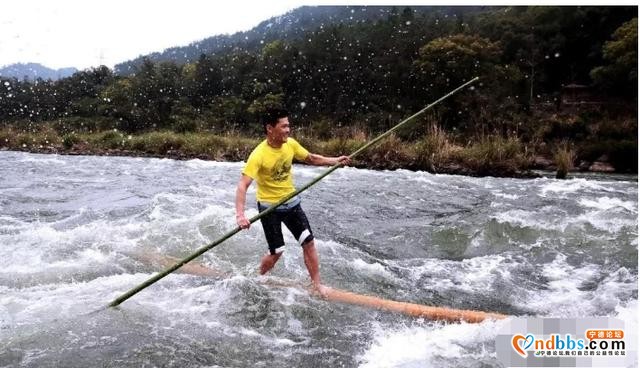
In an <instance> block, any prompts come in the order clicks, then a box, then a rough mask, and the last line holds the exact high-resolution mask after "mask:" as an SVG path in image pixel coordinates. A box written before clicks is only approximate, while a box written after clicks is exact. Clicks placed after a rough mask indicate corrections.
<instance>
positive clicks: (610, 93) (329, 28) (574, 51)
mask: <svg viewBox="0 0 640 368" xmlns="http://www.w3.org/2000/svg"><path fill="white" fill-rule="evenodd" d="M305 9H306V10H305V11H309V12H313V11H314V8H313V7H305ZM451 9H452V7H448V8H447V11H444V10H439V8H438V7H431V8H430V9H428V11H427V10H424V9H417V8H416V7H392V8H388V10H387V12H386V13H385V17H383V18H379V19H361V20H358V21H353V22H348V21H344V20H343V21H340V22H335V23H323V24H320V25H319V26H318V27H317V28H314V29H307V30H306V31H305V32H302V33H300V34H297V35H296V37H281V38H274V37H271V38H270V39H268V40H266V41H265V40H264V39H262V40H261V39H255V40H254V41H253V42H251V43H246V42H244V43H236V44H235V45H234V44H231V45H228V47H225V48H224V49H222V51H218V52H215V53H208V54H207V53H202V54H201V55H200V56H199V57H198V58H197V59H195V60H191V61H189V62H184V61H170V60H165V61H154V60H153V59H152V58H150V57H146V58H142V59H141V60H140V62H139V63H138V64H137V65H136V66H135V67H134V72H133V73H131V74H128V75H121V74H117V73H115V72H114V71H113V70H111V69H109V68H107V67H105V66H100V67H97V68H91V69H87V70H83V71H80V72H77V73H75V74H74V75H72V76H71V77H68V78H64V79H61V80H58V81H50V80H42V79H37V80H35V81H33V80H19V79H16V78H4V77H0V124H1V125H4V126H10V127H12V129H20V130H35V129H38V126H40V125H42V124H50V125H51V124H52V125H53V126H54V127H55V128H56V129H58V130H60V131H61V132H62V133H63V134H68V133H73V132H81V131H85V132H86V131H89V132H97V131H104V130H113V129H117V130H118V131H122V132H126V133H144V132H149V131H157V130H163V131H165V130H168V131H174V132H203V131H208V132H211V131H213V132H229V131H232V132H235V133H240V134H244V135H247V136H257V135H259V134H260V133H261V125H260V122H259V116H260V113H261V112H262V111H264V110H265V109H266V108H267V107H272V106H278V107H284V108H286V109H287V110H289V111H290V112H291V117H292V121H293V122H294V123H295V124H296V125H297V126H299V127H303V128H305V129H306V131H307V132H309V134H313V136H314V137H317V138H319V139H327V138H330V137H333V136H335V135H336V134H354V133H353V132H365V133H366V134H367V135H369V134H375V133H378V132H382V131H384V130H386V129H388V128H389V127H390V126H392V125H393V124H394V123H396V122H398V121H399V120H401V119H402V118H404V117H407V116H409V115H411V114H412V113H414V112H416V111H417V110H420V109H421V108H423V107H424V106H426V105H427V104H429V103H430V102H432V101H434V100H436V99H437V98H439V97H441V96H442V95H443V94H445V93H447V92H448V91H450V90H451V89H453V88H455V87H457V86H458V85H460V84H462V83H464V82H465V81H467V80H470V79H472V78H473V77H475V76H479V77H480V82H479V83H477V84H476V85H475V86H474V87H473V88H470V89H468V90H465V91H464V92H462V93H459V94H457V95H455V96H454V97H452V98H451V99H448V100H447V101H445V102H443V103H442V104H441V105H439V106H438V107H437V108H436V109H434V110H433V111H432V112H431V113H430V114H429V115H428V116H427V117H425V118H424V120H426V122H427V123H429V124H431V126H432V125H434V124H435V125H437V126H438V127H439V128H441V129H443V130H444V131H446V132H447V133H448V134H450V136H451V137H452V140H455V141H456V142H458V143H459V144H465V142H469V141H471V140H478V139H483V137H486V136H501V137H505V138H508V137H515V138H516V139H518V140H520V141H522V142H525V143H526V144H529V145H531V146H532V147H536V148H537V149H538V150H540V151H541V152H542V153H544V151H545V149H546V150H549V149H550V148H549V147H552V146H554V145H557V144H559V143H560V142H562V143H563V144H569V145H571V146H572V147H574V149H575V150H576V152H577V155H578V156H580V157H582V158H588V159H590V160H592V161H593V160H595V159H596V158H597V157H601V156H603V155H604V156H606V157H608V159H609V160H610V161H612V163H614V165H615V166H616V169H618V170H620V171H636V170H637V99H638V91H637V29H638V23H637V7H623V6H610V7H609V6H607V7H604V6H587V7H573V6H571V7H570V6H562V7H546V6H545V7H479V8H477V9H474V10H473V11H464V12H462V11H460V12H456V11H455V8H453V9H454V11H452V10H451ZM325 10H326V9H325ZM418 10H420V11H418ZM350 11H351V12H357V11H359V8H357V7H351V10H350ZM423 126H426V125H424V124H423ZM425 134H429V130H428V129H412V130H410V131H405V132H401V133H399V135H400V139H402V140H407V141H415V140H417V139H420V138H421V137H422V136H423V135H425Z"/></svg>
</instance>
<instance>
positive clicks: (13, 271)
mask: <svg viewBox="0 0 640 368" xmlns="http://www.w3.org/2000/svg"><path fill="white" fill-rule="evenodd" d="M242 165H243V164H242V163H221V162H206V161H200V160H190V161H174V160H168V159H154V158H126V157H97V156H58V155H39V154H30V153H21V152H6V151H5V152H0V366H1V367H248V366H251V367H269V368H272V367H431V366H432V367H494V366H495V367H499V366H501V363H500V362H499V361H498V360H497V358H496V353H495V338H496V333H497V330H499V329H500V328H501V326H503V324H504V323H506V322H505V321H485V322H483V323H479V324H467V323H442V322H434V321H429V320H425V319H416V318H412V317H408V316H404V315H399V314H395V313H390V312H384V311H378V310H371V309H366V308H364V307H358V306H353V305H346V304H339V303H332V302H328V301H326V300H322V299H319V298H315V297H313V296H311V295H309V294H308V293H307V292H305V291H304V290H300V289H297V288H293V287H274V286H269V284H268V283H265V282H264V281H265V280H267V281H268V280H272V281H282V280H293V281H296V282H304V283H307V282H308V275H307V271H306V269H305V267H304V263H303V260H302V252H301V249H300V248H299V246H298V245H296V243H295V240H294V239H293V237H292V236H290V235H289V234H288V233H286V232H285V233H286V234H287V236H286V237H285V240H286V242H287V245H286V246H285V252H284V256H283V258H282V259H281V260H280V262H279V263H278V264H277V265H276V267H275V268H274V269H273V271H272V272H271V273H270V274H269V275H268V276H263V277H260V276H258V275H257V266H258V262H259V259H260V257H261V256H262V255H263V254H264V253H265V251H266V246H265V241H264V235H263V233H262V229H261V226H260V224H259V223H255V224H254V225H253V226H252V227H251V228H250V229H249V230H246V231H242V232H240V233H239V234H237V235H236V236H235V237H233V238H231V239H230V240H228V241H226V242H225V243H223V244H221V245H219V246H218V247H216V248H214V249H212V250H211V251H209V252H207V253H205V254H204V255H203V256H202V257H201V258H200V259H199V260H198V261H199V262H200V263H202V264H204V265H206V266H208V267H211V268H214V269H216V270H220V271H221V272H224V274H225V275H224V276H221V277H204V276H194V275H189V274H184V273H183V274H177V273H176V274H172V275H170V276H168V277H166V278H164V279H162V280H160V281H159V282H158V283H156V284H154V285H152V286H150V287H149V288H147V289H145V290H143V291H142V292H140V293H139V294H137V295H135V296H134V297H133V298H131V299H129V300H127V301H125V302H124V303H123V304H122V305H121V306H120V307H119V308H116V309H114V308H108V309H101V308H103V307H104V306H106V305H107V304H108V303H109V302H110V301H112V300H113V299H115V298H116V297H118V296H119V295H121V294H122V293H124V292H125V291H127V290H129V289H130V288H132V287H134V286H136V285H138V284H139V283H141V282H143V281H144V280H146V279H147V278H149V277H150V276H151V275H153V274H154V272H156V271H158V270H159V269H160V268H159V267H158V265H157V264H153V263H150V262H145V261H144V257H142V258H141V257H140V255H145V254H147V255H148V254H156V255H167V256H171V257H183V256H186V255H188V254H189V253H191V252H192V251H193V250H194V249H196V248H198V247H200V246H203V245H205V244H208V243H210V242H212V241H214V240H215V239H217V238H218V237H220V236H221V235H223V234H225V233H226V232H227V231H229V230H231V229H233V228H234V227H235V219H234V195H235V185H236V183H237V180H238V178H239V175H240V171H241V169H242ZM323 170H324V168H319V167H309V166H302V165H295V166H294V172H295V181H296V183H298V184H299V185H301V184H303V183H305V182H308V181H310V180H312V179H313V178H314V177H315V176H317V175H318V174H320V173H321V172H322V171H323ZM302 197H303V208H304V209H305V211H306V212H307V216H308V217H309V219H310V222H311V226H312V228H313V230H314V233H315V236H316V246H317V249H318V252H319V255H320V263H321V275H322V278H323V282H324V283H325V284H327V285H330V286H333V287H337V288H342V289H346V290H350V291H354V292H358V293H364V294H368V295H375V296H379V297H384V298H388V299H393V300H400V301H407V302H412V303H418V304H424V305H435V306H446V307H453V308H462V309H475V310H482V311H492V312H500V313H504V314H509V315H515V316H538V317H586V316H610V317H618V318H620V319H623V320H624V321H625V323H626V329H627V331H637V329H638V326H637V309H638V304H637V300H638V205H637V204H638V183H637V176H606V175H598V176H589V177H578V178H574V179H571V180H556V179H552V178H540V179H527V180H523V179H506V178H490V177H486V178H472V177H463V176H453V175H434V174H429V173H425V172H411V171H405V170H397V171H370V170H361V169H355V168H342V169H339V170H337V171H336V172H335V173H333V174H331V175H330V176H328V177H327V178H326V179H324V180H323V181H322V182H320V183H318V184H317V185H315V186H314V187H312V188H311V189H309V190H308V191H307V192H305V193H304V194H302ZM248 198H249V200H248V208H249V210H248V215H255V214H257V211H256V209H255V206H254V205H253V203H254V200H253V198H255V186H252V187H251V189H250V191H249V193H248Z"/></svg>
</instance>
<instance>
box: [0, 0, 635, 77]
mask: <svg viewBox="0 0 640 368" xmlns="http://www.w3.org/2000/svg"><path fill="white" fill-rule="evenodd" d="M473 2H474V1H462V2H461V1H460V0H449V1H447V2H446V3H442V2H440V3H434V2H433V1H425V0H423V1H415V0H413V1H400V0H384V1H382V0H364V1H363V0H357V1H351V0H342V1H340V2H337V1H335V0H333V1H331V0H315V1H313V0H311V1H309V0H273V1H267V0H257V1H256V0H254V1H249V0H108V1H104V0H102V1H96V0H84V1H82V0H9V1H5V2H3V3H2V5H0V67H2V66H5V65H8V64H13V63H18V62H22V63H27V62H35V63H40V64H42V65H45V66H47V67H50V68H55V69H57V68H63V67H76V68H78V69H85V68H88V67H92V66H98V65H106V66H108V67H110V68H113V66H114V65H115V64H118V63H121V62H123V61H127V60H131V59H134V58H136V57H138V56H140V55H146V54H149V53H151V52H156V51H163V50H164V49H166V48H169V47H174V46H186V45H188V44H189V43H191V42H194V41H198V40H202V39H204V38H207V37H211V36H215V35H219V34H232V33H235V32H238V31H246V30H249V29H251V28H253V27H255V26H257V25H258V24H259V23H260V22H261V21H263V20H267V19H269V18H271V17H273V16H277V15H282V14H284V13H286V12H288V11H289V10H292V9H295V8H297V7H299V6H302V5H338V4H340V5H347V4H367V5H390V4H395V5H480V3H478V1H477V0H476V1H475V3H476V4H473ZM518 2H520V3H522V2H523V1H514V0H511V1H509V4H514V3H515V4H517V3H518ZM625 2H626V3H630V2H631V3H632V4H633V2H632V1H623V3H625ZM536 3H538V4H545V5H555V4H554V1H550V0H542V1H537V2H536ZM569 3H574V4H573V5H578V3H575V1H569ZM582 3H583V4H584V3H585V2H582ZM586 3H588V1H587V2H586ZM617 3H620V1H617ZM482 4H483V5H490V4H493V5H504V3H498V2H496V0H484V1H482ZM564 4H567V3H564ZM634 5H635V4H634Z"/></svg>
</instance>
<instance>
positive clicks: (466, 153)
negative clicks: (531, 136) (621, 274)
mask: <svg viewBox="0 0 640 368" xmlns="http://www.w3.org/2000/svg"><path fill="white" fill-rule="evenodd" d="M430 133H431V134H428V135H427V136H425V137H423V138H422V139H420V140H417V141H413V142H406V141H403V140H401V139H400V138H398V137H396V136H393V135H392V136H390V137H388V138H387V139H385V140H383V141H382V142H380V143H379V144H377V145H375V146H373V147H371V148H370V149H369V150H367V151H365V152H362V153H361V154H360V155H359V156H357V157H356V158H355V160H354V161H353V166H354V167H358V168H367V169H374V170H395V169H408V170H414V171H418V170H420V171H428V172H431V173H439V174H457V175H466V176H494V177H514V178H533V177H539V176H540V175H539V174H537V173H535V172H534V171H533V170H546V171H555V170H557V165H558V164H557V162H556V160H554V158H553V157H550V155H542V154H540V153H536V152H537V151H539V150H536V148H535V147H530V146H527V145H525V144H523V143H522V142H521V141H520V140H519V139H518V138H516V137H510V138H503V137H499V136H490V137H484V138H482V139H479V140H478V141H477V142H469V144H467V145H466V146H461V145H458V144H455V143H454V142H452V140H451V139H450V138H449V137H448V136H447V135H446V134H445V133H444V132H443V131H442V130H440V129H438V128H437V127H434V128H433V129H432V131H431V132H430ZM295 137H296V139H297V140H299V141H300V142H301V143H302V144H303V145H304V146H305V147H307V148H308V149H309V150H310V151H312V152H317V153H320V154H323V155H331V156H335V155H343V154H350V153H351V152H354V151H356V150H357V149H358V148H360V147H362V146H363V145H364V144H365V143H366V142H367V141H368V140H369V139H370V137H367V136H365V135H364V134H362V133H360V134H352V135H350V136H341V137H337V138H332V139H328V140H319V139H317V138H315V137H311V136H308V135H304V134H300V135H296V136H295ZM261 139H262V138H258V137H247V136H241V135H237V134H223V135H218V134H213V133H210V132H199V133H175V132H168V131H165V132H148V133H144V134H138V135H130V134H125V133H122V132H119V131H117V130H108V131H103V132H97V133H67V134H65V135H60V134H59V133H58V132H57V131H56V130H55V129H51V128H49V129H46V128H45V129H39V130H37V131H30V132H23V131H17V130H13V129H11V128H5V129H2V130H0V149H1V150H13V151H26V152H33V153H46V154H61V155H101V156H131V157H157V158H170V159H176V160H189V159H196V158H197V159H201V160H213V161H243V160H246V158H247V157H248V155H249V153H250V152H251V150H252V149H253V148H254V147H255V146H256V145H257V144H258V143H259V142H260V141H261ZM569 157H572V159H574V161H577V162H579V165H575V167H574V170H576V171H581V172H615V168H614V167H613V166H611V165H610V164H608V163H607V162H604V161H595V162H587V161H579V160H578V159H576V158H575V157H574V156H572V154H571V153H570V154H569Z"/></svg>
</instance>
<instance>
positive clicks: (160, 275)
mask: <svg viewBox="0 0 640 368" xmlns="http://www.w3.org/2000/svg"><path fill="white" fill-rule="evenodd" d="M478 79H479V77H475V78H473V79H471V80H469V81H467V82H466V83H464V84H462V85H461V86H459V87H458V88H456V89H454V90H452V91H451V92H449V93H447V94H446V95H444V96H442V97H440V98H439V99H437V100H435V101H434V102H432V103H431V104H429V105H428V106H427V107H425V108H423V109H422V110H420V111H418V112H417V113H415V114H413V115H411V116H409V117H408V118H406V119H404V120H403V121H401V122H400V123H398V124H397V125H396V126H394V127H393V128H391V129H389V130H387V131H386V132H384V133H382V134H380V135H379V136H378V137H376V138H374V139H373V140H371V141H369V142H368V143H367V144H365V145H364V146H362V147H360V148H359V149H358V150H357V151H355V152H353V153H352V154H350V155H349V158H354V157H355V156H356V155H358V154H359V153H360V152H362V151H364V150H366V149H367V148H369V147H371V146H372V145H374V144H376V143H378V142H380V141H381V140H382V139H384V138H385V137H387V136H389V135H390V134H391V133H393V132H395V131H396V130H398V129H400V128H401V127H403V126H404V125H406V124H407V123H408V122H409V121H411V120H413V119H414V118H416V117H417V116H419V115H420V114H422V113H424V112H425V111H427V110H429V109H430V108H432V107H433V106H435V105H437V104H439V103H440V102H442V101H443V100H444V99H446V98H448V97H450V96H451V95H453V94H455V93H456V92H458V91H460V90H461V89H463V88H464V87H466V86H468V85H470V84H471V83H473V82H475V81H477V80H478ZM341 166H342V164H341V163H338V164H335V165H333V166H331V168H329V169H328V170H326V171H325V172H324V173H322V174H320V175H319V176H318V177H317V178H315V179H313V180H312V181H310V182H309V183H307V184H305V185H304V186H302V187H301V188H300V189H298V190H296V191H295V192H293V193H291V194H289V195H288V196H286V197H285V198H283V199H281V200H280V201H279V202H278V203H276V204H274V205H272V206H271V207H269V208H267V209H266V210H264V211H262V212H260V213H258V214H257V215H255V216H253V217H252V218H250V219H249V223H254V222H256V221H258V220H259V219H261V218H262V217H264V216H266V215H268V214H270V213H271V212H273V211H274V210H275V209H276V208H278V207H279V206H280V205H282V204H283V203H285V202H287V201H288V200H290V199H291V198H293V197H295V196H296V195H298V194H300V193H302V192H304V191H305V190H307V189H309V188H310V187H311V186H313V185H314V184H316V183H317V182H319V181H320V180H322V179H323V178H324V177H326V176H327V175H329V174H331V173H332V172H334V171H335V170H336V169H337V168H339V167H341ZM240 230H242V229H241V228H240V226H237V227H236V228H235V229H233V230H231V231H229V232H228V233H226V234H225V235H223V236H222V237H221V238H220V239H218V240H216V241H214V242H212V243H210V244H208V245H205V246H203V247H200V248H198V249H197V250H196V251H195V252H193V253H192V254H191V255H189V256H187V257H185V258H183V259H181V260H180V261H179V262H177V263H176V264H174V265H173V266H171V267H169V268H167V269H166V270H164V271H162V272H160V273H158V274H156V275H154V276H152V277H150V278H149V279H148V280H146V281H144V282H143V283H141V284H140V285H138V286H136V287H134V288H133V289H131V290H129V291H127V292H126V293H124V294H122V295H121V296H119V297H118V298H116V299H115V300H113V301H112V302H111V303H109V305H108V306H109V307H116V306H118V305H120V304H121V303H122V302H124V301H125V300H127V299H129V298H131V297H132V296H134V295H135V294H137V293H139V292H140V291H142V290H143V289H145V288H147V287H148V286H150V285H152V284H154V283H155V282H157V281H158V280H160V279H162V278H163V277H165V276H167V275H169V274H170V273H172V272H173V271H175V270H177V269H178V268H180V267H182V266H184V265H185V264H187V263H188V262H190V261H191V260H193V259H195V258H197V257H199V256H200V255H202V254H204V253H205V252H206V251H208V250H210V249H212V248H214V247H215V246H217V245H219V244H220V243H222V242H224V241H225V240H227V239H229V238H231V237H232V236H234V235H236V234H237V233H238V232H239V231H240Z"/></svg>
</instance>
